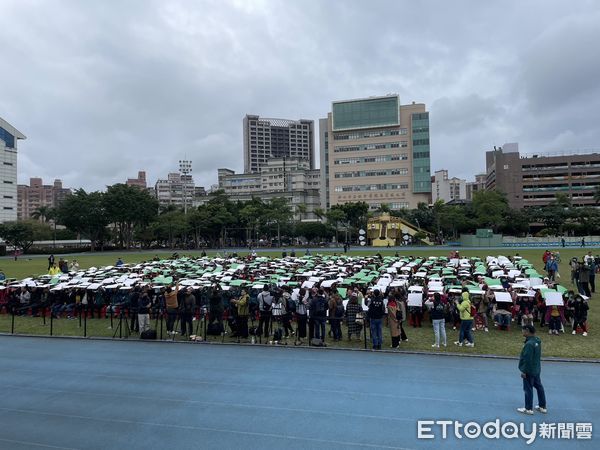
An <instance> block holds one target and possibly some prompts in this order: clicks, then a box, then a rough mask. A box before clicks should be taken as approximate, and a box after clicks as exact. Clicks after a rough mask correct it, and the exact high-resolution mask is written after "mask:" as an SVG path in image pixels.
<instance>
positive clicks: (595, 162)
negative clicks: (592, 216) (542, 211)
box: [486, 143, 600, 209]
mask: <svg viewBox="0 0 600 450" xmlns="http://www.w3.org/2000/svg"><path fill="white" fill-rule="evenodd" d="M486 169H487V170H486V172H487V182H486V189H487V190H497V191H500V192H503V193H504V194H506V197H507V199H508V204H509V205H510V206H511V207H512V208H519V209H520V208H529V207H533V206H546V205H548V204H549V203H551V202H553V201H554V200H555V199H556V195H557V194H565V195H566V196H567V197H568V198H569V199H570V200H571V204H572V205H573V206H595V205H596V201H595V200H594V192H595V190H596V188H597V187H598V186H600V152H598V151H590V152H588V153H579V152H578V153H562V154H556V153H555V154H551V153H547V154H543V153H536V154H533V155H528V156H521V155H520V153H519V146H518V144H516V143H512V144H504V145H503V146H502V147H500V148H494V150H491V151H488V152H486Z"/></svg>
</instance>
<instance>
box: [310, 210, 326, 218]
mask: <svg viewBox="0 0 600 450" xmlns="http://www.w3.org/2000/svg"><path fill="white" fill-rule="evenodd" d="M313 214H314V215H315V216H317V219H319V220H323V218H324V217H325V210H324V209H323V208H315V209H314V211H313Z"/></svg>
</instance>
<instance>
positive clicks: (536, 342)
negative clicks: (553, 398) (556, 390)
mask: <svg viewBox="0 0 600 450" xmlns="http://www.w3.org/2000/svg"><path fill="white" fill-rule="evenodd" d="M523 337H524V338H525V345H524V346H523V350H521V357H520V358H519V370H520V371H521V378H522V379H523V391H525V407H524V408H517V411H518V412H520V413H521V414H528V415H532V414H533V388H535V390H536V391H537V396H538V402H539V405H538V406H536V407H535V409H536V411H539V412H541V413H543V414H546V413H547V412H548V410H547V409H546V393H545V391H544V386H542V380H541V378H540V373H541V369H542V341H541V340H540V338H539V337H537V336H536V335H535V328H534V327H533V325H525V326H524V327H523Z"/></svg>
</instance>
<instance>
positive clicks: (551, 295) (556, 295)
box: [544, 292, 565, 306]
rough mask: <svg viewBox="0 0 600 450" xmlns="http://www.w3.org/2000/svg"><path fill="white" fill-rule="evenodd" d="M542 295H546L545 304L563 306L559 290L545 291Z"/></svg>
mask: <svg viewBox="0 0 600 450" xmlns="http://www.w3.org/2000/svg"><path fill="white" fill-rule="evenodd" d="M544 296H545V297H546V306H563V305H564V304H565V302H563V297H562V294H561V293H560V292H546V293H545V294H544Z"/></svg>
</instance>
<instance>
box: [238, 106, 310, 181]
mask: <svg viewBox="0 0 600 450" xmlns="http://www.w3.org/2000/svg"><path fill="white" fill-rule="evenodd" d="M284 156H285V157H287V158H293V159H305V160H307V161H308V162H309V166H310V168H311V169H313V168H314V167H315V161H314V122H313V121H312V120H288V119H266V118H262V117H260V116H255V115H246V117H244V172H245V173H251V172H253V173H256V172H259V171H260V168H261V167H262V166H263V165H265V164H266V163H267V161H269V159H271V158H282V157H284Z"/></svg>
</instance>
